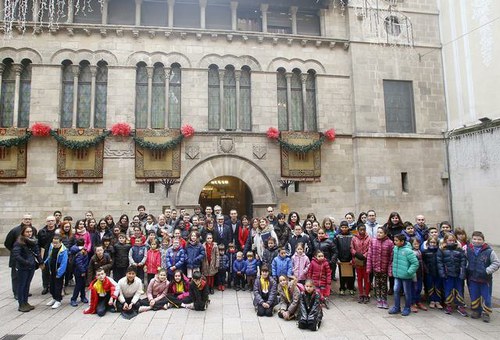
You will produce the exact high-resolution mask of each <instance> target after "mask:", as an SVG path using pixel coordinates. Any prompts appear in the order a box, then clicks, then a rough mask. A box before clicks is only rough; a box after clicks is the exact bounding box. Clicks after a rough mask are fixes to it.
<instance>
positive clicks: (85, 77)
mask: <svg viewBox="0 0 500 340" xmlns="http://www.w3.org/2000/svg"><path fill="white" fill-rule="evenodd" d="M91 96H92V72H91V70H90V63H89V62H88V61H86V60H83V61H82V62H80V73H79V75H78V106H77V117H76V127H77V128H88V127H90V111H91V109H90V107H91V98H92V97H91Z"/></svg>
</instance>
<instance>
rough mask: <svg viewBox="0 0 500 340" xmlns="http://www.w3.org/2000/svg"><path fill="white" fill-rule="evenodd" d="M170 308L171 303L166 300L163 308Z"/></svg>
mask: <svg viewBox="0 0 500 340" xmlns="http://www.w3.org/2000/svg"><path fill="white" fill-rule="evenodd" d="M169 308H172V304H171V303H170V302H167V303H166V304H165V305H164V306H163V309H169Z"/></svg>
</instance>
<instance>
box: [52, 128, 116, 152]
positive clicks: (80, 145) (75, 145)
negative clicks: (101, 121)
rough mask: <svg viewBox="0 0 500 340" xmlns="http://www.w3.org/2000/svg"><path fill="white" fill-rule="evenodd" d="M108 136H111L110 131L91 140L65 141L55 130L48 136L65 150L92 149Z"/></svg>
mask: <svg viewBox="0 0 500 340" xmlns="http://www.w3.org/2000/svg"><path fill="white" fill-rule="evenodd" d="M110 134H111V131H109V130H106V131H104V132H103V133H101V134H100V135H99V136H96V137H95V138H93V139H89V140H82V141H77V140H69V139H66V138H64V137H63V136H60V135H59V134H58V133H57V132H56V131H55V130H50V135H51V136H52V137H54V139H55V140H56V141H57V142H58V143H59V144H61V145H62V146H64V147H65V148H68V149H71V150H79V149H88V148H91V147H94V146H96V145H99V144H100V143H102V142H103V141H104V139H105V138H106V137H108V136H109V135H110Z"/></svg>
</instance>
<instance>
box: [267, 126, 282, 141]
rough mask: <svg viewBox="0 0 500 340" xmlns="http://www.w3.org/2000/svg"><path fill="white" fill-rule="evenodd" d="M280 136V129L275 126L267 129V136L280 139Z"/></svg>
mask: <svg viewBox="0 0 500 340" xmlns="http://www.w3.org/2000/svg"><path fill="white" fill-rule="evenodd" d="M279 137H280V130H278V129H277V128H275V127H270V128H269V129H267V138H271V139H278V138H279Z"/></svg>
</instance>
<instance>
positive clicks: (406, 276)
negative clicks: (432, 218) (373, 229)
mask: <svg viewBox="0 0 500 340" xmlns="http://www.w3.org/2000/svg"><path fill="white" fill-rule="evenodd" d="M418 265H419V264H418V259H417V257H416V256H415V253H414V252H413V250H412V248H411V246H410V244H409V243H407V242H406V237H405V235H403V234H398V235H396V236H395V237H394V252H393V257H392V275H393V276H394V306H393V307H391V308H390V309H389V314H399V313H401V315H402V316H408V315H410V313H411V309H410V306H411V287H412V281H413V277H414V276H415V273H416V272H417V269H418ZM401 288H403V291H404V294H405V307H404V308H403V311H402V312H401V304H400V292H401Z"/></svg>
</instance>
